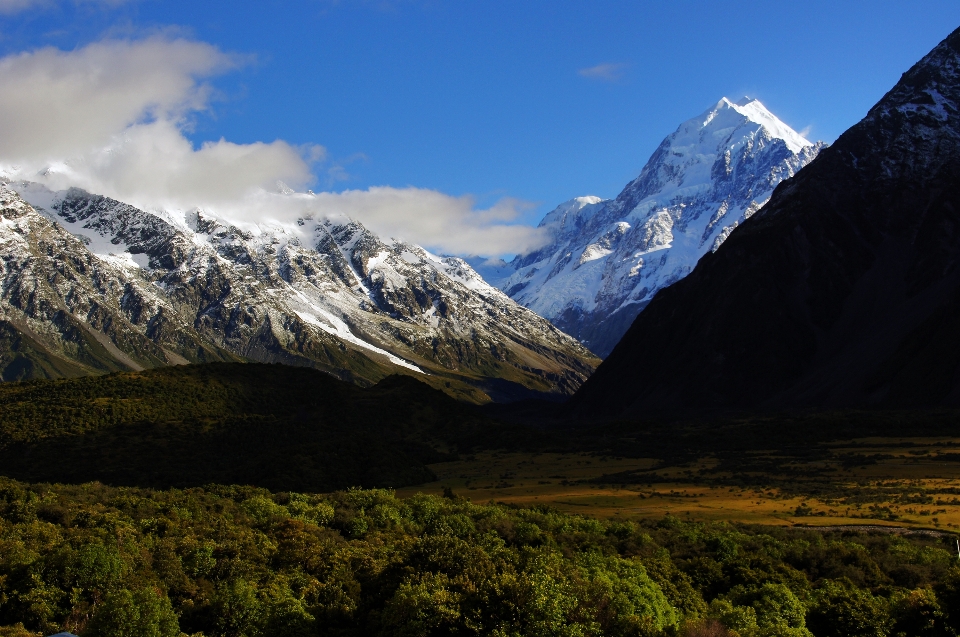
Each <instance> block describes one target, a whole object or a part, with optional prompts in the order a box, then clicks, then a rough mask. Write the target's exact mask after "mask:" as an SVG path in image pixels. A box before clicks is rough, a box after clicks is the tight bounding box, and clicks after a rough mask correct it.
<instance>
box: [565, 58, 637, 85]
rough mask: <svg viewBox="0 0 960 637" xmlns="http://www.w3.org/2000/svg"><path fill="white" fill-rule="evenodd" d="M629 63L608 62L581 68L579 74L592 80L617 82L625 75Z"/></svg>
mask: <svg viewBox="0 0 960 637" xmlns="http://www.w3.org/2000/svg"><path fill="white" fill-rule="evenodd" d="M626 68H627V65H626V64H622V63H614V62H606V63H604V64H598V65H596V66H591V67H589V68H585V69H580V70H579V71H577V74H578V75H580V76H582V77H588V78H590V79H592V80H602V81H604V82H616V81H617V80H619V79H621V78H622V77H623V73H624V71H625V70H626Z"/></svg>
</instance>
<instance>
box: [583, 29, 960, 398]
mask: <svg viewBox="0 0 960 637" xmlns="http://www.w3.org/2000/svg"><path fill="white" fill-rule="evenodd" d="M958 106H960V30H958V31H955V32H954V33H953V34H951V35H950V36H949V37H948V38H947V39H946V40H944V42H942V43H941V44H940V45H939V46H937V47H936V48H935V49H934V50H933V51H932V52H931V53H930V54H929V55H927V56H926V57H925V58H924V59H923V60H921V61H920V62H919V63H918V64H916V65H915V66H914V67H913V68H912V69H910V71H908V72H907V73H906V74H904V76H903V77H902V79H901V80H900V82H899V83H898V84H897V85H896V86H895V87H894V88H893V90H891V91H890V92H889V93H888V94H887V95H885V96H884V97H883V99H881V100H880V102H879V103H878V104H877V105H876V106H874V107H873V108H872V109H871V110H870V112H869V114H868V115H867V116H866V118H864V119H863V120H862V121H861V122H860V123H858V124H857V125H855V126H854V127H852V128H851V129H850V130H848V131H847V132H845V133H844V134H843V135H842V136H841V137H840V138H839V139H838V140H837V142H836V143H835V144H834V145H833V146H832V147H830V148H828V149H826V150H824V151H823V152H821V153H820V156H819V157H818V158H817V159H816V160H815V161H814V162H812V163H811V164H810V165H809V166H807V167H806V168H804V169H803V170H801V171H800V172H799V173H798V174H797V176H796V177H794V178H793V179H792V180H790V181H789V182H787V183H784V184H782V185H781V186H780V187H779V188H778V189H777V190H776V192H775V193H774V194H773V197H772V199H771V201H770V203H768V204H767V205H766V206H765V207H764V208H763V210H762V211H761V212H760V213H759V214H757V215H755V216H754V217H753V218H752V219H750V220H749V221H748V222H746V223H744V224H743V225H742V226H741V227H740V228H738V229H737V230H736V231H735V232H733V234H731V235H730V237H729V238H728V239H727V240H726V242H725V243H724V244H723V247H722V248H721V249H719V250H718V251H717V252H715V253H713V254H709V255H707V256H706V257H704V258H703V259H702V260H701V262H700V263H699V265H698V266H697V268H696V269H695V270H694V271H693V273H692V274H691V275H690V276H689V277H687V278H686V279H684V280H683V281H681V282H679V283H677V284H675V285H673V286H671V287H670V288H667V289H665V290H663V291H661V292H660V294H658V295H657V297H656V298H655V299H654V300H653V301H652V302H651V303H650V305H649V306H648V307H647V308H646V310H645V311H644V312H643V313H641V314H640V316H639V317H638V318H637V320H636V322H635V323H634V324H633V326H632V327H631V328H630V331H629V332H628V333H627V335H626V336H625V337H624V338H623V340H622V341H621V343H620V344H619V345H618V346H617V348H616V349H615V350H614V351H613V353H612V354H611V355H610V356H609V358H608V359H607V360H606V362H605V363H604V364H603V365H601V367H600V368H599V370H598V372H597V374H595V375H594V377H592V378H591V380H590V381H589V382H588V383H587V384H586V385H585V386H584V387H583V388H581V390H580V391H579V392H578V394H577V395H576V396H575V398H574V402H575V404H576V406H577V409H578V410H579V412H580V413H581V414H594V415H606V416H624V417H625V416H635V415H642V414H652V413H657V412H676V411H680V410H710V409H778V408H786V407H797V406H800V407H803V406H809V407H849V406H870V405H879V406H886V407H916V406H936V405H956V404H957V403H958V402H960V331H958V329H957V326H958V325H960V268H958V267H957V266H958V263H960V113H958Z"/></svg>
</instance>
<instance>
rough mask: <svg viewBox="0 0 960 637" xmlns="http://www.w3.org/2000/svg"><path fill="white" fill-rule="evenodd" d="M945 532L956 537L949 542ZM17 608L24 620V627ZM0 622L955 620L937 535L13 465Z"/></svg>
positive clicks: (439, 627)
mask: <svg viewBox="0 0 960 637" xmlns="http://www.w3.org/2000/svg"><path fill="white" fill-rule="evenodd" d="M951 542H952V540H951ZM18 624H22V626H18ZM0 625H6V626H8V628H4V629H0V635H4V636H5V637H6V636H12V635H30V634H35V632H36V631H42V632H44V633H45V634H49V633H51V632H56V631H57V630H60V629H68V630H72V631H74V632H76V633H78V634H80V635H82V636H83V637H88V636H89V637H93V636H117V637H119V636H121V635H123V636H126V637H129V636H130V635H139V636H144V637H147V636H149V637H153V636H156V637H175V636H178V635H180V634H181V633H184V634H188V635H205V636H207V637H214V636H223V637H238V636H241V635H243V636H246V637H255V636H264V637H265V636H270V637H285V636H288V635H289V636H293V635H296V636H298V637H309V636H311V635H342V636H353V635H356V636H359V635H417V636H420V635H499V636H504V637H506V636H513V635H516V636H520V635H530V636H549V635H556V636H580V635H583V636H586V635H598V636H599V635H610V636H626V635H633V636H653V635H689V636H694V635H715V636H716V635H740V636H741V637H772V636H795V637H800V636H809V635H811V634H812V635H816V637H834V636H836V637H841V636H842V637H853V636H857V635H865V636H866V635H870V636H883V635H890V636H893V635H903V636H909V637H923V636H935V635H936V636H941V635H943V636H945V635H955V634H957V631H958V629H960V567H958V565H957V557H956V554H955V548H954V547H953V546H952V545H951V544H949V543H945V542H944V540H942V539H939V538H932V537H916V538H904V537H898V536H895V535H878V534H874V535H871V534H864V533H830V534H823V533H819V532H814V531H798V530H791V529H783V530H780V529H770V528H765V529H761V528H750V527H744V526H731V525H725V524H700V523H685V522H682V521H680V520H679V519H676V518H673V517H666V518H663V519H661V520H659V521H647V522H613V521H609V522H604V521H599V520H595V519H588V518H584V517H579V516H572V515H565V514H561V513H558V512H556V511H553V510H549V509H546V508H539V509H536V508H535V509H519V508H510V507H505V506H500V505H485V506H481V505H476V504H472V503H470V502H468V501H466V500H464V499H461V498H459V497H457V496H456V495H454V494H453V493H448V497H435V496H424V495H420V496H416V497H413V498H410V499H407V500H399V499H397V498H395V497H394V495H393V493H392V492H391V491H388V490H359V489H355V490H348V491H340V492H336V493H332V494H328V495H308V494H300V493H289V492H277V493H272V492H270V491H267V490H264V489H258V488H252V487H236V486H232V487H228V486H209V487H207V488H202V489H201V488H192V489H185V490H162V491H154V490H145V489H136V488H112V487H106V486H103V485H101V484H98V483H89V484H84V485H80V486H61V485H48V484H44V485H30V484H25V483H20V482H16V481H13V480H10V479H0Z"/></svg>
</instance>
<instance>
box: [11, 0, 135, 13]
mask: <svg viewBox="0 0 960 637" xmlns="http://www.w3.org/2000/svg"><path fill="white" fill-rule="evenodd" d="M129 1H131V0H72V3H73V4H77V5H101V6H104V7H115V6H118V5H121V4H126V3H127V2H129ZM57 4H60V3H59V2H57V0H0V15H12V14H14V13H20V12H21V11H26V10H28V9H46V8H48V7H52V6H54V5H57Z"/></svg>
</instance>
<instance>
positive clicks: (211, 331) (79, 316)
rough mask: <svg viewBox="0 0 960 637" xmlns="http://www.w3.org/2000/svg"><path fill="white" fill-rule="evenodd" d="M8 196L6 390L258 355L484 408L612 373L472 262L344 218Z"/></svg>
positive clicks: (70, 196) (27, 191)
mask: <svg viewBox="0 0 960 637" xmlns="http://www.w3.org/2000/svg"><path fill="white" fill-rule="evenodd" d="M14 190H16V191H18V192H19V193H20V194H21V195H22V196H23V197H24V198H26V199H27V200H29V201H31V202H32V203H34V204H35V205H36V207H37V209H36V210H34V209H33V208H32V207H31V206H29V205H27V204H26V203H25V202H24V201H23V200H21V198H20V196H18V194H17V192H14ZM301 196H307V195H301ZM0 199H2V210H0V214H2V215H3V219H4V222H3V225H2V226H0V256H2V257H3V258H4V259H5V260H6V261H7V263H8V265H7V267H6V268H5V270H4V273H3V280H2V284H3V287H2V290H3V303H2V304H0V321H2V322H0V373H2V374H3V377H4V378H6V379H10V378H21V377H22V378H32V377H58V376H70V375H77V374H82V373H90V372H95V371H111V370H118V369H139V368H143V367H155V366H157V365H165V364H171V363H184V362H199V361H209V360H239V359H241V358H243V359H248V360H256V361H263V362H283V363H288V364H294V365H302V366H311V367H317V368H319V369H323V370H326V371H328V372H331V373H333V374H335V375H337V376H338V377H340V378H343V379H347V380H351V381H354V382H357V383H360V384H364V385H369V384H372V383H374V382H377V381H378V380H380V379H382V378H384V377H385V376H387V375H389V374H391V373H394V372H395V371H396V370H401V371H404V372H405V373H412V374H417V375H422V376H424V377H425V380H426V382H428V383H432V384H434V385H436V386H438V387H441V388H443V389H445V390H446V391H449V392H451V393H453V394H455V395H459V396H462V397H466V398H469V399H472V400H484V399H486V397H487V396H492V397H494V398H509V397H512V396H525V395H529V394H536V393H556V394H559V395H563V394H569V393H572V392H573V390H575V389H576V388H577V387H578V386H579V385H580V383H582V382H583V380H584V379H585V378H586V377H587V376H588V375H589V374H590V373H591V372H592V370H593V366H594V365H595V364H596V362H597V361H596V359H595V358H594V357H593V356H592V355H591V354H590V353H589V352H588V351H587V350H586V349H585V348H584V347H583V346H581V345H580V344H579V343H577V342H576V341H575V340H574V339H572V338H570V337H568V336H567V335H565V334H563V333H562V332H560V331H559V330H557V329H556V328H555V327H554V326H552V325H551V324H550V323H549V322H547V321H546V320H544V319H542V318H540V317H539V316H537V315H536V314H534V313H533V312H531V311H529V310H527V309H525V308H523V307H521V306H519V305H517V304H516V303H514V302H513V301H511V300H510V299H509V298H508V297H507V296H506V295H504V294H503V293H501V292H500V291H498V290H496V289H495V288H492V287H490V286H489V285H487V284H486V283H484V282H483V280H482V279H481V278H480V277H479V275H477V274H476V273H475V272H474V271H473V270H472V269H471V268H470V267H469V266H468V265H467V264H466V263H465V262H463V261H462V260H460V259H456V258H440V257H436V256H434V255H432V254H430V253H428V252H426V251H425V250H423V249H422V248H420V247H419V246H415V245H411V244H407V243H403V242H399V241H392V240H389V241H388V240H381V239H380V238H379V237H377V236H376V235H374V234H373V233H371V232H369V231H368V230H366V229H365V228H364V227H363V226H362V225H360V224H359V223H356V222H354V221H352V220H350V219H347V218H316V219H300V220H299V221H298V222H297V224H295V225H294V224H291V225H290V226H282V225H279V224H276V225H274V226H271V225H269V224H261V225H260V226H258V227H257V228H256V231H251V230H249V229H248V230H244V229H241V228H238V227H236V226H234V225H232V224H231V223H229V222H228V221H226V220H224V219H221V218H219V217H217V216H214V215H212V214H210V213H207V212H204V211H202V210H194V211H188V212H187V213H186V214H184V213H182V212H180V213H178V214H173V213H167V212H162V211H161V212H156V213H151V212H145V211H142V210H139V209H137V208H134V207H133V206H129V205H127V204H124V203H122V202H118V201H114V200H112V199H108V198H106V197H101V196H96V195H91V194H88V193H86V192H84V191H81V190H77V189H71V190H68V191H64V192H56V193H55V192H50V191H48V190H46V189H45V188H43V187H42V186H39V185H38V184H33V183H29V182H16V183H11V184H9V185H7V186H5V185H2V184H0ZM4 329H6V332H4ZM5 333H6V334H7V336H4V334H5Z"/></svg>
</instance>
